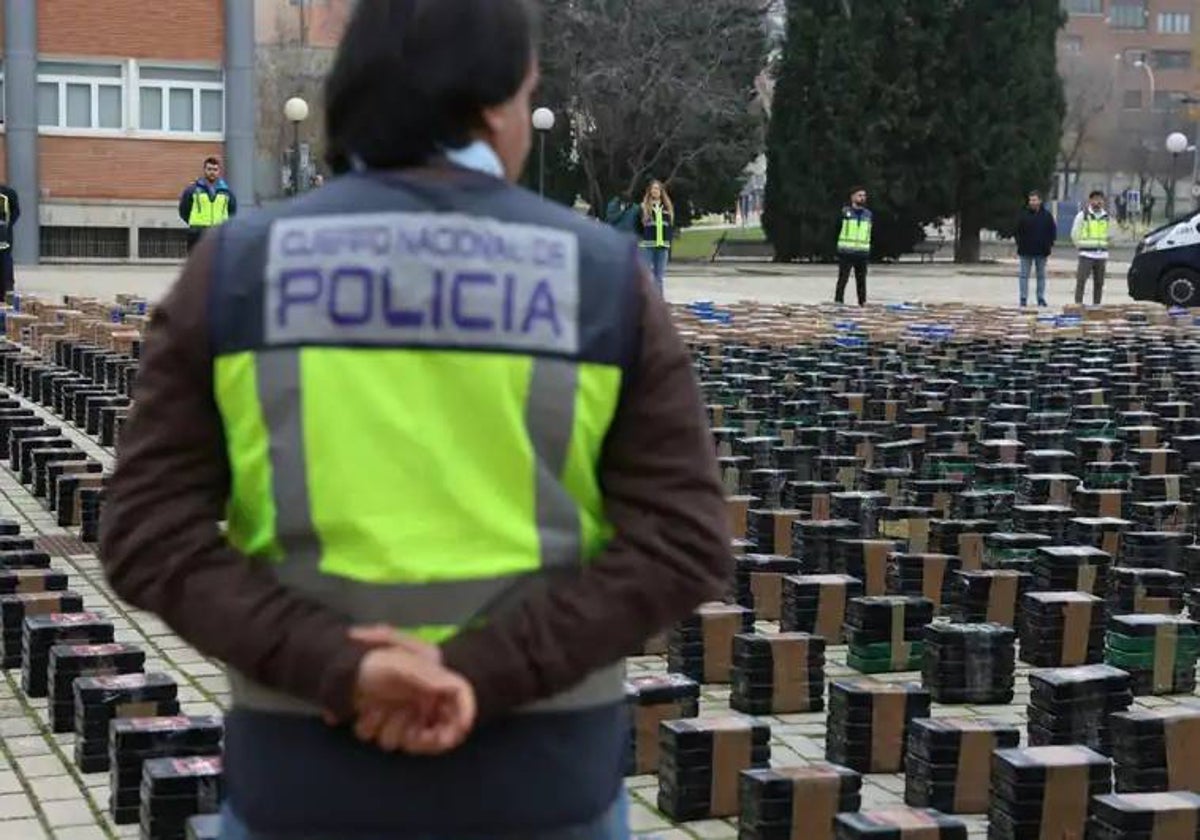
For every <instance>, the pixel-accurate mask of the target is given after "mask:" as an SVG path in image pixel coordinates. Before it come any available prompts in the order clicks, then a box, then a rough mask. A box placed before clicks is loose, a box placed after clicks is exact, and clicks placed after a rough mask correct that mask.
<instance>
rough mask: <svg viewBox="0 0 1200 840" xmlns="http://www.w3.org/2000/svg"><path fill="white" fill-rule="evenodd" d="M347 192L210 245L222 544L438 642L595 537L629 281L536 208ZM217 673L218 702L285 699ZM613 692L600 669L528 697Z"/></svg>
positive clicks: (553, 570)
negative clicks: (224, 502) (444, 208)
mask: <svg viewBox="0 0 1200 840" xmlns="http://www.w3.org/2000/svg"><path fill="white" fill-rule="evenodd" d="M356 191H357V192H356ZM367 192H368V189H367V186H364V185H362V184H361V182H360V183H358V184H356V183H355V182H353V181H347V182H346V183H345V184H340V185H339V184H334V185H330V186H329V187H327V188H326V189H325V190H323V191H322V192H321V194H320V195H321V196H322V197H323V199H324V200H325V201H327V202H329V206H330V208H331V209H330V212H329V214H328V215H316V216H306V217H303V218H279V219H275V220H274V221H273V222H271V223H270V229H269V230H263V231H260V232H257V233H255V234H253V235H250V234H246V233H243V231H244V230H245V224H239V225H238V226H236V227H235V228H232V229H230V232H229V233H228V234H227V235H226V237H225V239H224V240H223V247H222V249H221V257H220V259H221V260H222V262H221V264H220V265H219V266H218V268H217V270H216V271H214V283H215V284H216V292H215V294H216V297H215V301H214V306H213V307H212V310H211V311H212V313H213V315H212V317H213V318H214V319H215V321H216V327H215V330H216V331H215V335H216V336H217V338H216V342H215V361H214V388H215V398H216V403H217V406H218V408H219V410H220V413H221V417H222V420H223V425H224V431H225V439H226V444H227V449H228V458H229V464H230V472H231V479H232V482H231V483H232V486H231V493H230V498H229V504H228V538H229V540H230V542H231V543H232V544H233V545H234V546H235V547H236V548H238V549H239V550H241V551H242V552H244V553H245V554H247V555H248V556H250V557H252V558H256V559H257V560H259V561H260V562H263V563H267V564H270V566H271V567H272V568H273V569H274V571H275V573H276V574H277V575H278V577H279V578H280V580H281V581H282V582H284V583H285V584H287V585H288V586H290V587H292V588H293V589H296V590H299V591H301V592H304V593H306V594H308V595H309V596H310V597H312V598H314V599H317V600H319V601H322V602H324V603H326V604H329V605H331V606H333V607H334V608H336V609H338V610H339V611H341V612H343V613H344V614H346V615H347V616H349V617H350V618H351V619H352V620H353V621H354V622H356V623H375V622H385V623H388V624H391V625H393V626H395V627H396V628H398V629H400V630H402V631H403V632H406V633H409V634H412V635H415V636H418V637H420V638H422V639H425V640H428V641H431V642H439V641H442V640H445V639H447V638H448V637H450V636H452V635H454V634H456V633H458V632H459V631H460V630H462V629H463V628H465V627H468V626H471V625H473V624H475V623H477V622H486V621H488V620H489V617H490V616H491V615H492V614H494V612H495V611H496V610H499V609H502V608H504V607H505V606H507V605H509V604H511V603H512V602H513V601H514V600H519V599H521V598H522V597H524V595H525V593H527V592H529V591H532V590H533V589H534V588H536V587H539V586H540V585H543V584H544V582H545V580H546V578H547V576H549V575H552V574H559V573H571V572H578V571H579V570H581V569H582V568H583V567H584V565H585V564H586V563H588V562H589V561H590V560H591V559H593V558H595V557H596V556H597V555H598V554H599V553H600V552H601V551H603V549H604V548H605V546H606V545H607V543H608V541H609V539H610V538H611V535H612V528H611V526H610V524H609V521H608V519H607V518H606V516H605V511H604V502H603V495H602V491H601V487H600V483H599V463H600V457H601V451H602V448H603V446H604V441H605V438H606V436H607V434H608V431H609V427H610V425H611V423H612V421H613V417H614V415H615V412H616V409H617V403H618V398H619V394H620V390H621V383H622V379H623V371H624V369H625V368H624V365H625V364H626V363H625V361H624V353H625V352H626V351H625V350H624V349H623V347H624V342H625V339H623V338H621V336H624V335H625V334H626V332H627V329H626V327H625V326H624V325H625V324H627V323H628V319H629V318H630V317H631V315H630V313H628V312H624V311H622V308H623V307H624V306H626V305H627V304H623V303H620V302H619V301H622V300H628V299H632V298H635V297H636V296H635V295H633V294H632V292H631V291H630V292H629V293H628V294H627V293H625V292H621V293H619V294H618V291H619V287H620V285H621V284H629V283H632V282H633V279H632V278H634V277H635V276H636V271H637V269H636V268H635V267H634V266H632V265H623V264H622V263H621V261H622V260H626V259H628V258H629V255H628V252H627V251H625V250H624V249H622V248H621V247H620V244H619V241H617V239H616V237H617V234H615V233H613V232H612V231H609V230H608V229H607V228H601V227H599V226H597V230H596V231H591V230H590V228H591V226H590V225H585V224H584V223H581V225H580V227H578V228H564V227H563V226H562V225H564V224H566V223H565V222H564V221H563V220H562V219H561V218H560V217H558V216H554V215H552V214H553V213H554V211H553V210H547V211H545V212H546V214H547V218H549V219H552V220H553V221H552V222H550V223H547V224H545V225H539V224H537V223H536V221H530V220H529V217H528V214H526V215H525V216H518V217H519V218H523V219H525V221H523V222H522V223H521V224H508V223H504V222H500V221H496V219H497V218H507V217H508V215H509V214H508V213H507V212H506V209H505V207H504V206H503V205H502V206H499V207H497V208H493V209H492V211H491V212H490V213H489V215H490V218H483V217H481V216H475V215H470V216H467V215H456V214H447V213H429V212H423V210H424V208H423V207H422V208H420V212H396V211H395V209H394V208H395V207H396V202H397V200H398V198H403V196H399V197H398V196H397V191H396V190H394V189H390V188H380V197H377V200H378V202H379V203H380V204H381V205H382V207H383V208H386V209H380V210H379V211H376V212H372V210H371V198H370V196H371V195H374V193H370V194H369V195H367V196H366V197H364V195H363V194H364V193H367ZM513 192H514V193H516V191H513ZM522 195H523V194H522ZM511 200H513V201H517V200H518V199H511ZM519 200H524V199H519ZM412 201H414V202H415V199H412ZM333 208H336V210H334V209H333ZM351 211H353V212H351ZM310 212H311V211H310ZM471 212H472V213H480V214H483V213H485V212H488V210H487V209H486V208H483V207H478V206H472V208H471ZM255 224H260V223H258V222H255ZM601 232H603V233H601ZM588 237H591V238H592V240H598V241H599V242H601V243H602V245H598V244H595V242H594V241H592V240H588ZM608 237H613V239H612V240H610V239H609V238H608ZM264 254H265V257H266V262H265V264H264V262H263V255H264ZM622 254H624V256H621V255H622ZM583 266H586V267H587V268H586V269H585V268H583ZM585 271H586V272H588V273H589V276H583V274H584V272H585ZM592 273H594V274H595V276H591V274H592ZM626 276H627V277H628V278H629V279H628V280H625V279H622V278H624V277H626ZM630 363H631V362H630ZM231 682H232V683H233V689H234V702H235V705H243V706H248V707H250V708H258V709H261V710H266V711H274V710H286V709H289V708H292V705H291V704H294V703H295V702H297V701H289V700H288V699H287V698H282V697H281V696H279V695H277V694H274V693H273V692H270V691H269V690H267V689H265V688H263V687H261V686H256V685H254V684H252V683H250V682H249V681H248V680H246V679H244V678H242V677H240V676H238V675H237V674H232V675H231ZM622 697H623V670H622V668H621V666H620V665H614V666H612V667H611V668H608V669H604V670H602V671H601V672H597V673H596V674H593V675H592V677H591V678H589V680H587V681H585V683H584V684H583V685H581V686H579V687H577V688H576V689H573V690H572V691H571V692H568V693H567V694H566V695H560V696H559V697H556V698H552V699H551V700H547V701H543V703H542V704H538V705H537V707H536V708H538V709H541V708H553V709H556V710H561V709H572V708H580V707H589V706H595V705H596V704H597V703H610V702H612V703H617V702H621V698H622ZM304 711H309V712H311V711H313V710H310V709H304Z"/></svg>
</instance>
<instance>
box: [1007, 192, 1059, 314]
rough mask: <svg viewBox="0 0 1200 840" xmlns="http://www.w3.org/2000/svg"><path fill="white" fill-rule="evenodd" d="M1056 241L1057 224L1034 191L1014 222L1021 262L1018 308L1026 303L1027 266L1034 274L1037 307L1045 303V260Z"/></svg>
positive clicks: (1027, 287)
mask: <svg viewBox="0 0 1200 840" xmlns="http://www.w3.org/2000/svg"><path fill="white" fill-rule="evenodd" d="M1057 238H1058V225H1057V224H1056V223H1055V221H1054V217H1053V216H1051V215H1050V211H1049V210H1047V209H1046V208H1045V207H1044V206H1043V205H1042V195H1041V193H1038V192H1031V193H1030V194H1029V203H1028V204H1027V205H1026V207H1025V210H1024V211H1023V212H1022V213H1021V217H1020V218H1019V219H1017V256H1018V257H1020V260H1021V268H1020V273H1019V275H1018V282H1019V284H1020V294H1021V306H1025V305H1026V303H1027V301H1028V300H1029V267H1030V265H1032V266H1033V267H1034V268H1035V269H1036V271H1037V304H1038V306H1047V305H1048V304H1047V303H1046V258H1047V257H1049V256H1050V252H1051V251H1052V250H1053V249H1054V241H1055V240H1056V239H1057Z"/></svg>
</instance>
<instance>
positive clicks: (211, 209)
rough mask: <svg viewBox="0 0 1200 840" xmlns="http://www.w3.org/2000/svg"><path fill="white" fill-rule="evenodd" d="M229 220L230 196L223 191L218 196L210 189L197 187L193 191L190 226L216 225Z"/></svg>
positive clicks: (189, 218)
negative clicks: (210, 192) (212, 194)
mask: <svg viewBox="0 0 1200 840" xmlns="http://www.w3.org/2000/svg"><path fill="white" fill-rule="evenodd" d="M227 221H229V196H228V195H227V194H225V193H223V192H219V193H217V194H216V197H215V198H214V197H213V196H211V195H209V193H208V190H205V189H202V188H200V187H197V188H196V189H195V190H194V191H193V192H192V212H191V214H190V215H189V216H188V227H195V228H202V227H216V226H217V225H223V224H225V222H227Z"/></svg>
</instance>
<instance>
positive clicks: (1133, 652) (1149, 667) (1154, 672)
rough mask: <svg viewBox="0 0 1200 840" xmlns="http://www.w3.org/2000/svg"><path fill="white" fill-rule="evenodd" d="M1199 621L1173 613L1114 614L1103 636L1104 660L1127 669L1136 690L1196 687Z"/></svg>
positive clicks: (1188, 691) (1167, 691) (1157, 691)
mask: <svg viewBox="0 0 1200 840" xmlns="http://www.w3.org/2000/svg"><path fill="white" fill-rule="evenodd" d="M1197 658H1200V624H1198V623H1197V622H1195V621H1192V620H1191V619H1187V618H1179V617H1178V616H1173V615H1114V616H1113V617H1112V618H1110V619H1109V620H1108V633H1106V634H1105V637H1104V661H1105V662H1107V663H1108V664H1109V665H1113V666H1115V667H1117V668H1120V669H1122V670H1123V671H1127V672H1128V673H1129V675H1130V677H1131V684H1132V688H1133V693H1134V694H1135V695H1138V696H1143V695H1147V694H1191V693H1192V692H1194V691H1195V690H1196V660H1197Z"/></svg>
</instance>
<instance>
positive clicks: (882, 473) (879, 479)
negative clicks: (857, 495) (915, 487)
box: [850, 467, 913, 519]
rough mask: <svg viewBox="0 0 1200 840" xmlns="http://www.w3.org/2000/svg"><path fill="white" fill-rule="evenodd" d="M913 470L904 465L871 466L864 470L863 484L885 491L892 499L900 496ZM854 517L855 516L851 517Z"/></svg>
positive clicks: (873, 489)
mask: <svg viewBox="0 0 1200 840" xmlns="http://www.w3.org/2000/svg"><path fill="white" fill-rule="evenodd" d="M912 475H913V471H912V470H910V469H905V468H904V467H871V468H870V469H867V470H863V471H862V477H863V484H864V486H865V487H866V488H867V489H868V490H872V491H874V492H877V493H883V494H884V495H885V496H887V497H888V500H889V503H890V500H891V499H898V498H900V494H901V492H902V488H903V487H904V483H905V482H906V481H908V480H909V479H910V478H912ZM850 518H851V519H853V518H854V517H850Z"/></svg>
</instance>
